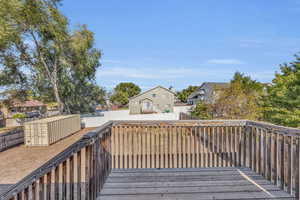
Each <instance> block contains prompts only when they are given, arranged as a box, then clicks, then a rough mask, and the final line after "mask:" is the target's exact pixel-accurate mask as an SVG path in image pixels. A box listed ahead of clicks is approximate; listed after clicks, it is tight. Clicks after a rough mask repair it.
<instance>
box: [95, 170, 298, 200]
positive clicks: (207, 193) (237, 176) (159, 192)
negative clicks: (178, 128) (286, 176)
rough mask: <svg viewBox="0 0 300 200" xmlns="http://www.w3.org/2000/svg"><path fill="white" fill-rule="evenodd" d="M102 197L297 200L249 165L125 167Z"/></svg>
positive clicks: (115, 174)
mask: <svg viewBox="0 0 300 200" xmlns="http://www.w3.org/2000/svg"><path fill="white" fill-rule="evenodd" d="M98 199H99V200H134V199H139V200H152V199H163V200H166V199H172V200H173V199H178V200H182V199H185V200H196V199H197V200H202V199H294V198H292V197H291V196H290V195H289V194H288V193H286V192H283V191H282V190H280V188H279V187H277V186H275V185H273V184H271V183H270V182H269V181H267V180H265V178H264V177H263V176H261V175H258V174H256V173H254V172H253V171H251V170H250V169H248V168H231V167H225V168H194V169H122V170H113V171H112V173H111V174H110V175H109V177H108V179H107V180H106V183H105V184H104V188H103V190H102V191H101V195H100V197H99V198H98Z"/></svg>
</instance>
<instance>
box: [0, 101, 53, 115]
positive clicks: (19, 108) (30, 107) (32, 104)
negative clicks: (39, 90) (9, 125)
mask: <svg viewBox="0 0 300 200" xmlns="http://www.w3.org/2000/svg"><path fill="white" fill-rule="evenodd" d="M1 111H2V112H3V114H4V116H5V118H11V117H12V116H13V114H15V113H27V112H32V111H39V112H40V113H41V114H44V113H46V111H47V106H46V104H44V103H42V102H40V101H37V100H29V101H24V102H20V101H16V102H14V103H13V104H12V105H11V106H10V107H9V108H7V107H2V109H1Z"/></svg>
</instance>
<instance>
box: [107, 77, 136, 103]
mask: <svg viewBox="0 0 300 200" xmlns="http://www.w3.org/2000/svg"><path fill="white" fill-rule="evenodd" d="M140 92H141V88H140V87H139V86H138V85H136V84H134V83H131V82H124V83H119V84H118V85H117V86H116V87H115V88H114V94H113V95H112V96H111V98H110V100H111V101H112V102H113V103H116V104H119V105H126V104H128V102H129V98H131V97H133V96H135V95H138V94H139V93H140Z"/></svg>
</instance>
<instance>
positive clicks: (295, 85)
mask: <svg viewBox="0 0 300 200" xmlns="http://www.w3.org/2000/svg"><path fill="white" fill-rule="evenodd" d="M295 57H296V59H295V61H293V62H291V63H289V64H283V65H281V66H280V69H281V72H280V73H276V75H275V78H274V79H273V81H272V85H270V86H269V87H268V89H267V91H268V92H267V95H266V96H265V97H264V98H263V119H264V120H265V121H269V122H272V123H275V124H279V125H284V126H291V127H298V128H299V127H300V95H299V94H300V57H299V56H298V55H296V56H295Z"/></svg>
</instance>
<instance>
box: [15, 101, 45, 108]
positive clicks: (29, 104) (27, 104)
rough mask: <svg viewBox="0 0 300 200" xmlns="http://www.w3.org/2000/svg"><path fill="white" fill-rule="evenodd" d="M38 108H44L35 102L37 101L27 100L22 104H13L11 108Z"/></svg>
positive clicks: (42, 104) (40, 103) (41, 104)
mask: <svg viewBox="0 0 300 200" xmlns="http://www.w3.org/2000/svg"><path fill="white" fill-rule="evenodd" d="M38 106H45V104H44V103H42V102H40V101H37V100H29V101H24V102H15V103H14V104H13V107H38Z"/></svg>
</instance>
